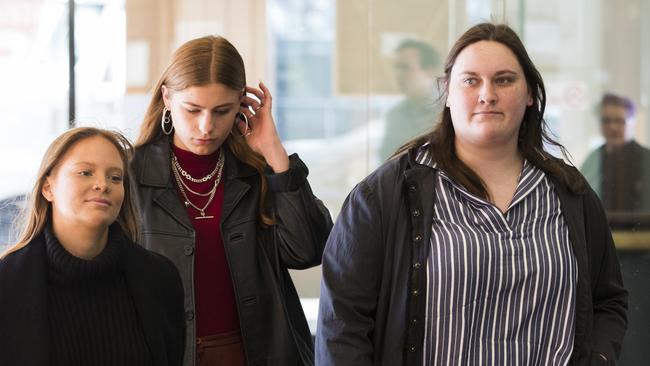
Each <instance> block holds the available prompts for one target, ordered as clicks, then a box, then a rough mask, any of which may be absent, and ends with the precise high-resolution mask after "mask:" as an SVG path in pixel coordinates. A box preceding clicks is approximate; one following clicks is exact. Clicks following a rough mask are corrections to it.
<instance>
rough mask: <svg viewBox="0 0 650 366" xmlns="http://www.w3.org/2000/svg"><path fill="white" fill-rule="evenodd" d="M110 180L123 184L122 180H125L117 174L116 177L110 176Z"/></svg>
mask: <svg viewBox="0 0 650 366" xmlns="http://www.w3.org/2000/svg"><path fill="white" fill-rule="evenodd" d="M110 180H111V182H113V183H121V182H122V180H124V178H123V177H122V176H121V175H117V174H115V175H111V176H110Z"/></svg>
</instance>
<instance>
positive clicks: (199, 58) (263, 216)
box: [135, 36, 274, 225]
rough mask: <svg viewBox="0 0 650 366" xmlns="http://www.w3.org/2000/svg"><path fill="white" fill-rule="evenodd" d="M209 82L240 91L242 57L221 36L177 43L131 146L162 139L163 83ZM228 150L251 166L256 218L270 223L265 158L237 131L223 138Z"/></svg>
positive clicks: (184, 85) (243, 73)
mask: <svg viewBox="0 0 650 366" xmlns="http://www.w3.org/2000/svg"><path fill="white" fill-rule="evenodd" d="M212 83H217V84H222V85H225V86H226V87H228V88H230V89H233V90H236V91H238V92H241V93H244V88H245V87H246V71H245V69H244V61H243V60H242V57H241V55H240V54H239V52H238V51H237V49H236V48H235V47H234V46H233V45H232V44H231V43H230V42H228V40H226V39H225V38H223V37H219V36H206V37H201V38H197V39H193V40H191V41H188V42H186V43H184V44H183V45H181V46H180V47H179V48H178V49H177V50H176V52H174V55H173V56H172V60H171V62H170V63H169V66H167V68H166V69H165V71H164V72H163V73H162V75H161V76H160V79H159V80H158V82H157V83H156V85H155V86H154V88H153V91H152V97H151V101H150V102H149V107H148V108H147V112H146V113H145V115H144V120H143V122H142V125H141V127H140V135H139V136H138V139H137V141H136V144H135V147H136V148H139V147H142V146H144V145H147V144H150V143H152V142H154V141H158V140H160V139H165V138H167V136H165V135H164V134H163V132H162V128H161V126H160V120H161V118H162V113H163V109H164V107H165V105H164V101H163V95H162V86H163V85H164V86H165V87H167V88H168V89H169V90H170V91H172V92H174V91H181V90H183V89H186V88H189V87H192V86H204V85H208V84H212ZM225 144H226V146H227V147H228V149H229V150H230V151H231V152H232V154H233V155H234V156H235V157H236V158H237V159H238V160H240V161H241V162H243V163H245V164H248V165H250V166H252V167H254V168H255V169H256V170H257V171H258V173H259V176H260V180H261V194H260V199H259V218H260V221H261V223H262V225H271V224H273V223H274V220H273V219H272V217H271V216H270V215H268V214H267V213H266V194H267V191H268V187H267V182H266V178H265V175H264V168H265V167H266V160H264V157H263V156H261V155H260V154H258V153H256V152H254V151H253V150H252V149H251V148H250V147H249V146H248V144H247V143H246V140H245V139H244V138H243V137H242V136H240V135H239V134H237V133H235V134H230V135H229V136H228V137H227V138H226V141H225Z"/></svg>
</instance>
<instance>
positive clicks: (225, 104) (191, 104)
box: [183, 101, 235, 109]
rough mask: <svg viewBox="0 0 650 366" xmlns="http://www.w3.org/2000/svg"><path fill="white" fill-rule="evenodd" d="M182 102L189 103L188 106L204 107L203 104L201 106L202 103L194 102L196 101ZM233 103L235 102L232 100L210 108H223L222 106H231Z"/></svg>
mask: <svg viewBox="0 0 650 366" xmlns="http://www.w3.org/2000/svg"><path fill="white" fill-rule="evenodd" d="M183 104H187V105H189V106H192V107H197V108H205V107H204V106H202V105H200V104H196V103H192V102H187V101H184V102H183ZM234 104H235V103H234V102H233V103H224V104H220V105H218V106H215V107H214V108H212V109H217V108H223V107H230V106H232V105H234Z"/></svg>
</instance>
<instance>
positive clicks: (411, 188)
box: [409, 184, 418, 192]
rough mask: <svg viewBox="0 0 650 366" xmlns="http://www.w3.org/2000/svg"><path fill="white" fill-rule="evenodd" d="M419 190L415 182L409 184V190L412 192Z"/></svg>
mask: <svg viewBox="0 0 650 366" xmlns="http://www.w3.org/2000/svg"><path fill="white" fill-rule="evenodd" d="M417 190H418V189H417V188H416V187H415V184H411V185H410V186H409V191H411V192H415V191H417Z"/></svg>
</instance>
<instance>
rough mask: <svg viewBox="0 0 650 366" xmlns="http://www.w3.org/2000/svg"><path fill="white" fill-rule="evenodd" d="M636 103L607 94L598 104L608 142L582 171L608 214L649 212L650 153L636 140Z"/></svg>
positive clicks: (592, 155)
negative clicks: (611, 212) (616, 212)
mask: <svg viewBox="0 0 650 366" xmlns="http://www.w3.org/2000/svg"><path fill="white" fill-rule="evenodd" d="M634 112H635V108H634V103H633V102H632V101H631V100H630V99H629V98H627V97H624V96H620V95H616V94H612V93H606V94H604V95H603V97H602V99H601V101H600V104H599V116H600V131H601V134H602V135H603V137H604V138H605V143H604V144H603V145H601V146H600V147H598V148H597V149H596V150H594V151H592V152H591V153H590V154H589V155H588V156H587V159H586V160H585V161H584V163H583V164H582V166H581V167H580V170H581V171H582V173H583V174H584V175H585V177H586V178H587V181H588V182H589V184H590V185H591V187H592V188H593V189H594V191H596V193H597V194H598V196H599V197H600V199H601V201H602V202H603V206H604V207H605V210H607V211H630V212H650V150H648V149H647V148H645V147H643V146H641V145H639V143H638V142H636V141H635V140H634Z"/></svg>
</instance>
